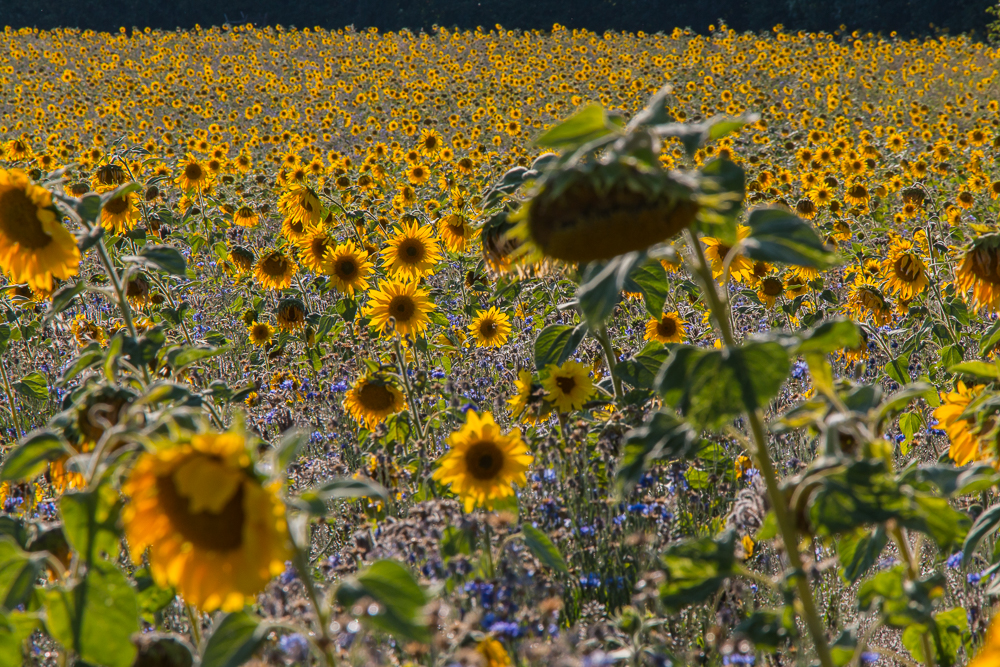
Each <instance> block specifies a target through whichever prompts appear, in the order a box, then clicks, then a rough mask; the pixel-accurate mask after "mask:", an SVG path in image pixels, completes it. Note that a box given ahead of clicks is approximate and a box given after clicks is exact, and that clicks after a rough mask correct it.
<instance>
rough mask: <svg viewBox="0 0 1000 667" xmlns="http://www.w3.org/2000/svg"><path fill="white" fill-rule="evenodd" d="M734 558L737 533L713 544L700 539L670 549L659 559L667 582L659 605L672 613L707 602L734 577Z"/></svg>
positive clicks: (733, 532) (725, 535) (690, 540)
mask: <svg viewBox="0 0 1000 667" xmlns="http://www.w3.org/2000/svg"><path fill="white" fill-rule="evenodd" d="M735 554H736V533H735V531H731V530H730V531H726V532H725V533H723V534H722V535H721V536H719V538H718V539H716V540H713V539H712V538H709V537H702V538H698V539H689V540H684V541H682V542H678V543H677V544H674V545H672V546H671V547H670V548H668V549H667V551H666V553H664V554H663V556H661V561H662V563H663V572H664V574H665V575H666V581H665V582H664V583H663V584H662V585H661V586H660V591H659V593H660V601H661V602H662V603H663V604H664V606H665V607H667V608H668V609H672V610H679V609H681V608H682V607H686V606H688V605H691V604H698V603H702V602H705V601H707V600H708V599H709V598H710V597H711V596H712V595H714V594H715V592H716V591H717V590H718V589H719V587H720V586H722V584H723V582H724V581H725V580H726V578H727V577H729V576H730V575H732V574H733V572H734V566H735V564H736V555H735Z"/></svg>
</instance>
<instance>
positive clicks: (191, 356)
mask: <svg viewBox="0 0 1000 667" xmlns="http://www.w3.org/2000/svg"><path fill="white" fill-rule="evenodd" d="M228 351H229V347H228V346H224V347H210V346H204V345H203V346H198V347H191V346H187V345H185V346H181V347H178V348H174V349H173V350H170V352H168V353H167V363H168V364H170V367H171V368H172V369H174V370H175V371H178V370H180V369H182V368H184V367H185V366H189V365H191V364H193V363H196V362H198V361H204V360H205V359H211V358H212V357H217V356H219V355H220V354H225V353H226V352H228Z"/></svg>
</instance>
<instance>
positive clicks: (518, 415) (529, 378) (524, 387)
mask: <svg viewBox="0 0 1000 667" xmlns="http://www.w3.org/2000/svg"><path fill="white" fill-rule="evenodd" d="M514 387H515V388H516V389H517V393H516V394H515V395H514V397H513V398H510V399H507V405H508V406H510V411H511V414H512V415H513V417H514V419H520V420H521V421H523V422H524V423H526V424H537V423H538V422H540V421H542V420H543V419H545V418H546V417H548V416H549V414H550V413H551V412H552V408H551V406H550V405H549V404H548V403H547V402H546V401H545V398H544V394H545V389H544V388H543V387H542V385H541V384H539V383H537V382H535V379H534V376H533V375H532V374H531V371H529V370H523V369H522V370H521V371H519V372H518V374H517V379H516V380H514Z"/></svg>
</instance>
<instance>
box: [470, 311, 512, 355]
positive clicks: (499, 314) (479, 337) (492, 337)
mask: <svg viewBox="0 0 1000 667" xmlns="http://www.w3.org/2000/svg"><path fill="white" fill-rule="evenodd" d="M510 329H511V327H510V317H509V316H508V315H507V313H505V312H503V311H500V310H498V309H497V307H496V306H491V307H490V308H489V310H480V311H479V312H478V313H476V317H475V318H474V319H473V320H472V323H471V324H469V331H470V332H471V333H472V337H473V338H475V339H476V345H477V346H478V347H500V346H501V345H503V344H504V343H506V342H507V338H509V337H510Z"/></svg>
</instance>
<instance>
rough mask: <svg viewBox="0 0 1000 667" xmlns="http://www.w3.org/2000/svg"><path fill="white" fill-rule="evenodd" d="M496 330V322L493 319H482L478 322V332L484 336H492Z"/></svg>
mask: <svg viewBox="0 0 1000 667" xmlns="http://www.w3.org/2000/svg"><path fill="white" fill-rule="evenodd" d="M496 332H497V323H496V322H494V321H493V320H483V321H482V322H480V323H479V333H481V334H482V335H483V336H484V337H486V338H492V337H493V336H494V335H495V334H496Z"/></svg>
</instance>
